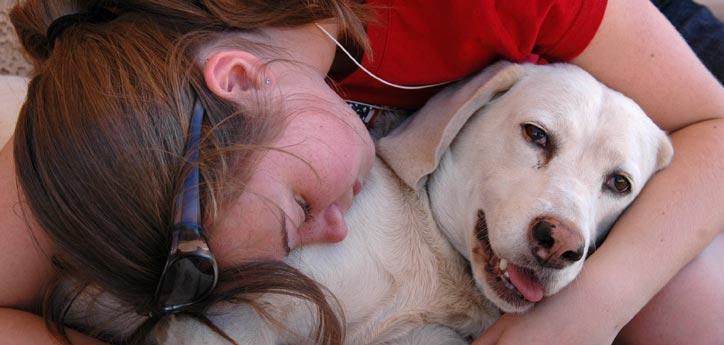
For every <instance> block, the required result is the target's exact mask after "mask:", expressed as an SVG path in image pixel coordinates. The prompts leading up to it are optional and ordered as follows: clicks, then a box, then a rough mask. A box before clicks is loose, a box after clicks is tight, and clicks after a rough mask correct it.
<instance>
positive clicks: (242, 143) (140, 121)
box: [10, 0, 367, 344]
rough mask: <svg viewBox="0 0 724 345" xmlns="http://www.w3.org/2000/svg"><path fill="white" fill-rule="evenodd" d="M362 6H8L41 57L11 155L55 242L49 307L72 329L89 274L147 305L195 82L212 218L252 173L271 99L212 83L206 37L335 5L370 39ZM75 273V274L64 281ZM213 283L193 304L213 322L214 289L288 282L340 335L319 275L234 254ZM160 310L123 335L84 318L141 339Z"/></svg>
mask: <svg viewBox="0 0 724 345" xmlns="http://www.w3.org/2000/svg"><path fill="white" fill-rule="evenodd" d="M95 6H98V7H103V8H104V9H105V10H107V11H110V12H113V13H114V14H115V15H117V17H116V18H115V19H113V20H111V21H109V22H105V23H78V24H75V25H73V26H71V27H68V28H66V29H65V30H64V32H63V33H62V34H61V35H60V36H59V37H58V38H57V39H56V40H55V42H52V43H53V45H52V46H51V42H48V40H47V37H46V31H47V30H48V26H49V25H50V24H51V23H52V22H53V21H54V20H55V19H57V18H58V17H60V16H63V15H68V14H72V13H78V12H85V11H88V9H89V8H91V7H95ZM366 16H367V12H366V10H365V8H364V7H363V6H361V5H359V4H357V3H356V2H354V1H351V0H290V1H269V0H250V1H239V0H200V1H177V0H124V1H96V0H76V1H60V0H29V1H25V2H23V3H21V4H18V5H16V6H15V7H14V8H13V10H12V11H11V14H10V17H11V20H12V22H13V25H14V26H15V29H16V31H17V32H18V35H19V37H20V40H21V42H22V44H23V46H24V48H25V50H26V51H27V54H28V55H29V56H30V58H31V60H32V61H33V64H34V73H33V77H32V80H31V81H30V85H29V90H28V96H27V100H26V102H25V104H24V106H23V108H22V110H21V113H20V117H19V119H18V123H17V127H16V130H15V141H14V155H15V164H16V169H17V176H18V179H19V186H20V188H21V190H22V193H21V194H22V195H24V196H25V203H26V205H27V207H26V209H28V210H29V211H30V215H32V216H33V217H34V218H35V220H37V222H38V223H39V224H40V226H41V227H42V229H43V230H44V231H45V232H46V233H47V235H48V236H49V238H50V239H51V241H52V242H53V243H54V252H53V253H52V259H53V263H54V266H55V267H56V268H57V269H58V271H59V274H58V277H59V278H58V282H57V284H55V285H54V286H53V287H50V288H49V291H48V292H47V294H46V296H47V298H46V300H45V302H44V307H43V310H44V315H45V317H46V319H47V320H49V322H48V325H49V326H50V327H51V328H52V329H54V330H56V331H57V332H59V334H60V335H61V336H62V337H61V338H62V339H63V340H64V341H65V342H69V341H68V339H67V337H65V336H64V335H65V334H64V331H63V329H64V327H63V325H64V324H65V321H66V320H65V317H66V313H67V311H68V308H69V306H70V305H71V304H72V303H73V299H74V298H75V297H76V296H78V294H79V293H80V291H83V290H84V289H86V288H87V287H93V288H94V289H96V288H97V289H100V290H102V291H104V292H108V293H110V294H112V295H113V296H114V298H116V299H117V300H118V301H120V304H121V305H123V306H126V307H127V309H129V310H131V311H132V312H134V313H137V314H140V315H144V314H147V313H149V312H150V311H151V310H152V307H153V306H152V299H153V295H154V292H155V289H156V285H157V283H158V280H159V277H160V275H161V272H162V270H163V266H164V263H165V260H166V257H167V255H168V251H169V248H170V231H171V230H172V229H173V214H174V205H175V198H176V196H177V195H178V191H179V188H180V187H181V186H180V184H181V183H182V181H181V176H182V172H181V170H182V169H183V168H184V163H185V161H184V160H183V158H182V157H183V148H184V143H185V141H186V139H185V136H186V134H187V132H188V126H189V121H190V117H191V112H192V107H193V97H194V96H193V95H198V97H199V98H200V100H201V102H202V104H203V105H204V106H205V108H206V110H207V114H206V117H205V120H204V131H203V143H202V148H201V157H202V162H201V163H200V165H199V166H200V171H201V175H202V181H203V182H202V185H201V193H202V197H201V204H202V207H203V210H202V214H203V218H204V224H213V220H214V215H215V214H216V211H217V210H218V209H220V208H221V207H222V205H223V203H224V202H225V201H226V200H231V199H232V198H233V197H234V196H235V195H238V193H240V192H241V189H240V188H232V187H228V188H225V186H229V183H228V182H227V181H228V180H229V178H231V177H233V178H234V179H235V181H244V180H245V178H247V177H248V176H249V173H250V171H252V169H253V168H254V165H253V162H254V158H255V157H256V156H257V155H258V154H259V152H260V147H261V146H260V145H263V144H264V143H267V142H269V140H270V139H272V138H273V137H274V136H275V135H276V134H278V130H279V125H280V124H281V122H279V121H278V120H276V119H278V118H279V116H271V114H273V113H274V111H275V110H274V109H273V108H271V104H264V102H263V100H260V101H259V102H257V104H254V105H238V104H232V103H230V102H226V101H224V100H222V99H220V98H218V97H216V96H215V95H214V94H213V93H211V92H210V91H209V90H208V89H207V88H206V86H205V83H204V79H203V76H202V72H201V68H200V66H198V63H197V58H198V54H199V51H200V50H201V49H202V48H204V47H205V46H206V45H207V44H208V43H209V42H222V41H224V42H223V43H224V44H225V45H227V44H234V45H237V46H240V47H243V48H245V49H250V50H252V51H253V50H259V49H264V47H263V46H260V45H259V44H254V43H252V42H248V41H244V40H242V39H241V38H239V36H238V35H228V33H229V32H234V31H252V32H253V31H255V30H257V29H258V28H261V27H266V26H296V25H302V24H307V23H311V22H315V21H318V20H323V19H329V18H336V19H337V20H338V22H339V23H340V27H341V29H342V32H344V33H345V34H346V35H347V36H348V37H351V38H352V39H353V40H355V41H357V42H358V43H360V44H361V45H362V46H366V44H365V43H366V40H365V36H364V28H363V26H362V20H363V19H364V18H365V17H366ZM225 41H229V42H225ZM232 41H233V42H232ZM271 45H272V46H273V42H272V43H271ZM51 47H52V49H51ZM242 185H243V183H242ZM69 281H72V282H74V283H73V286H72V287H71V288H67V287H63V288H61V286H63V285H64V284H67V282H69ZM61 282H62V283H63V284H61ZM216 290H217V291H215V293H214V294H213V295H212V296H211V297H210V298H208V299H207V300H206V301H205V302H204V303H200V304H199V305H197V306H195V307H194V308H193V309H191V310H190V311H189V312H188V314H190V315H192V316H195V317H199V318H200V319H201V320H202V321H204V322H206V323H207V324H208V319H206V318H205V316H204V313H205V311H206V310H207V309H208V308H209V307H210V306H211V305H212V304H213V303H216V302H219V301H233V302H238V303H248V304H250V305H252V306H253V307H255V308H260V307H259V306H256V305H254V301H253V297H254V296H258V295H259V294H262V293H279V294H287V295H291V296H295V297H299V298H303V299H306V300H308V301H310V302H312V303H314V304H315V305H316V306H317V310H318V315H319V316H318V322H317V328H316V332H315V334H313V335H312V336H313V337H314V338H315V342H316V343H319V344H340V343H342V340H343V324H342V323H341V322H340V318H339V316H338V315H337V313H336V312H335V309H334V308H332V306H331V305H330V303H328V301H327V298H326V295H325V292H324V291H323V289H321V288H320V287H319V286H317V285H316V284H315V283H314V282H313V281H312V280H311V279H309V278H307V277H305V276H304V275H302V274H301V273H299V272H298V271H296V270H294V269H293V268H291V267H289V266H286V265H284V264H283V263H281V262H267V261H260V262H249V263H246V264H242V265H239V266H237V267H231V268H227V269H225V270H223V271H222V273H221V276H220V283H219V287H217V289H216ZM127 311H128V310H122V309H121V308H117V311H116V312H117V313H118V314H119V315H120V314H123V313H125V312H127ZM262 314H263V311H262ZM158 321H159V320H158V319H157V318H147V319H146V320H145V321H143V322H142V324H141V325H140V326H138V328H137V329H136V331H135V332H134V334H133V335H132V336H130V337H127V338H125V339H119V338H117V337H114V336H113V335H111V334H104V333H103V331H102V330H101V329H84V331H86V332H87V333H89V334H92V335H95V336H98V337H100V338H102V339H104V340H107V341H113V342H124V343H127V342H130V343H143V342H145V341H147V337H146V335H147V334H148V332H149V331H150V330H151V329H152V328H153V327H154V326H155V325H156V323H157V322H158ZM212 327H213V325H212Z"/></svg>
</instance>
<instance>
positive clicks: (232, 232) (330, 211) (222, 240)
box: [210, 70, 374, 265]
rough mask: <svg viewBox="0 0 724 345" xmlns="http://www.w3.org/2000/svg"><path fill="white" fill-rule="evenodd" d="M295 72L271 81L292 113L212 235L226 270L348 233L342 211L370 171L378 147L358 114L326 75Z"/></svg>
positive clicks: (277, 256)
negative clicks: (251, 260) (336, 91)
mask: <svg viewBox="0 0 724 345" xmlns="http://www.w3.org/2000/svg"><path fill="white" fill-rule="evenodd" d="M297 73H301V71H300V70H297V71H295V72H290V73H283V74H278V78H276V79H275V80H274V90H275V92H276V93H277V96H278V97H279V99H280V101H282V102H284V103H283V106H284V112H285V113H286V114H290V115H288V116H289V117H288V118H287V121H286V122H285V124H286V127H285V129H284V130H283V131H282V132H281V134H280V135H279V136H278V137H277V138H276V140H275V141H274V142H272V143H271V144H270V146H271V147H272V148H273V149H270V150H267V151H266V152H265V153H264V154H263V155H262V157H261V158H260V160H259V163H258V165H257V166H256V168H255V170H254V172H253V173H252V175H251V178H250V180H249V181H248V183H247V185H246V187H245V191H244V192H243V193H242V194H241V195H240V196H239V197H238V198H237V199H236V200H235V201H234V202H232V203H230V204H229V207H227V209H225V210H224V213H223V214H222V216H221V217H220V218H219V219H217V221H216V223H215V225H214V229H213V231H212V232H211V234H210V236H211V246H212V250H213V251H214V253H215V254H216V256H217V258H218V259H219V261H220V263H221V264H222V265H225V264H226V265H230V264H235V263H239V262H243V261H246V260H249V259H258V258H265V259H281V258H283V257H285V256H286V255H287V254H288V253H289V251H290V250H292V249H294V248H296V247H299V246H301V245H305V244H311V243H325V242H338V241H341V240H343V239H344V238H345V236H346V235H347V230H348V229H347V226H346V224H345V221H344V214H345V212H346V211H347V210H348V209H349V208H350V206H351V205H352V198H353V197H354V195H355V194H357V192H358V191H359V189H360V188H361V183H362V179H363V178H364V176H365V175H366V174H367V173H368V172H369V170H370V168H371V167H372V162H373V159H374V146H373V143H372V140H371V138H370V136H369V134H368V133H367V130H366V128H365V127H364V125H363V123H362V122H361V121H360V120H359V118H358V117H357V115H356V114H355V113H354V112H353V111H352V110H351V109H350V107H349V106H347V104H345V103H344V102H343V101H342V100H341V99H340V98H339V96H337V95H336V94H335V93H334V92H333V91H332V90H331V89H330V88H329V87H328V86H327V85H326V83H325V82H324V80H323V79H322V77H317V76H314V73H306V74H303V75H302V76H299V75H298V74H297Z"/></svg>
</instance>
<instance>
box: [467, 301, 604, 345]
mask: <svg viewBox="0 0 724 345" xmlns="http://www.w3.org/2000/svg"><path fill="white" fill-rule="evenodd" d="M549 307H552V306H551V305H548V306H545V307H544V308H537V307H536V308H534V309H532V310H530V311H529V312H527V313H525V314H503V316H502V317H501V318H500V319H499V320H498V321H496V322H495V323H494V324H493V325H492V326H490V328H488V329H487V330H486V331H485V332H483V334H482V335H481V336H480V337H479V338H478V339H477V340H475V341H474V342H473V343H472V345H539V344H540V345H543V344H556V345H568V344H571V345H574V344H575V345H581V344H596V345H600V344H611V342H612V341H613V339H614V337H615V336H616V333H617V332H616V331H614V330H611V331H609V332H606V331H603V332H602V330H603V329H604V328H605V327H602V325H600V324H598V325H597V321H596V320H595V319H593V318H591V316H595V313H590V312H589V313H588V314H589V315H578V314H577V313H575V311H573V310H571V312H566V311H563V312H562V313H559V314H552V315H551V314H549V313H548V312H549V311H550V310H549V309H551V308H549ZM571 309H574V308H571ZM592 330H596V331H593V332H592Z"/></svg>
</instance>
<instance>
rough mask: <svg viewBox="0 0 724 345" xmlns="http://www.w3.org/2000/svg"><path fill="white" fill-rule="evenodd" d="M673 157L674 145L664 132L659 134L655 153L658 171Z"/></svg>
mask: <svg viewBox="0 0 724 345" xmlns="http://www.w3.org/2000/svg"><path fill="white" fill-rule="evenodd" d="M673 158H674V146H673V145H672V144H671V139H670V138H669V136H668V135H666V133H663V132H662V134H661V137H660V139H659V150H658V152H657V154H656V170H655V171H659V170H661V169H663V168H666V167H667V166H669V164H670V163H671V160H672V159H673Z"/></svg>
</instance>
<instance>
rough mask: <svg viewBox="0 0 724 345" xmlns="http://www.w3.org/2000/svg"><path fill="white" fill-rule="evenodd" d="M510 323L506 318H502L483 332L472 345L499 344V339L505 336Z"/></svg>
mask: <svg viewBox="0 0 724 345" xmlns="http://www.w3.org/2000/svg"><path fill="white" fill-rule="evenodd" d="M507 324H508V322H507V320H506V319H505V316H503V317H501V318H500V319H498V321H496V322H495V323H494V324H493V325H492V326H490V327H489V328H488V329H486V330H485V332H483V334H481V335H480V337H478V339H476V340H475V341H473V342H472V344H471V345H495V344H497V343H498V339H500V336H502V335H503V331H505V329H506V326H507Z"/></svg>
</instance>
